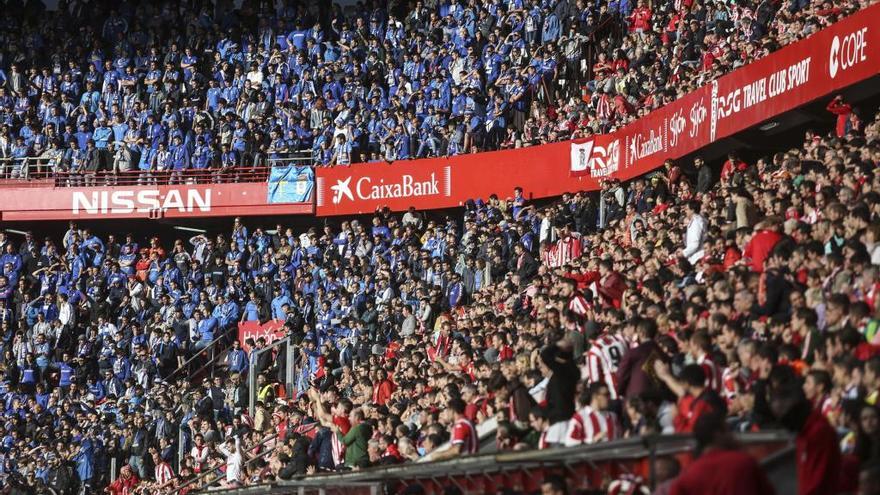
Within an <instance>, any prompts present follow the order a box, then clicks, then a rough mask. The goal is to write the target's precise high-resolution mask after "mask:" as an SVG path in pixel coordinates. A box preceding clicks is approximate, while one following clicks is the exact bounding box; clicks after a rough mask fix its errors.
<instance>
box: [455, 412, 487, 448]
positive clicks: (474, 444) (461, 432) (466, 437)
mask: <svg viewBox="0 0 880 495" xmlns="http://www.w3.org/2000/svg"><path fill="white" fill-rule="evenodd" d="M451 443H452V445H461V446H462V450H461V453H462V454H476V453H477V451H478V450H480V442H479V439H478V438H477V429H476V427H474V424H473V423H471V422H470V421H468V420H467V419H465V418H461V419H459V420H457V421H456V422H455V426H453V427H452V441H451Z"/></svg>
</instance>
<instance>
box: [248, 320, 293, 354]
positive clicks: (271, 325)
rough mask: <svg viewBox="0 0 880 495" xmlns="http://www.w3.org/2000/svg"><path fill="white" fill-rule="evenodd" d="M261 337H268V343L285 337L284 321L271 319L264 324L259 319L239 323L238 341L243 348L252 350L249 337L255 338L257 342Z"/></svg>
mask: <svg viewBox="0 0 880 495" xmlns="http://www.w3.org/2000/svg"><path fill="white" fill-rule="evenodd" d="M260 337H263V338H265V339H266V344H271V343H272V342H275V341H276V340H278V339H282V338H284V321H282V320H269V321H267V322H266V323H263V324H260V322H259V321H245V322H241V323H239V324H238V342H239V343H240V344H241V347H242V349H244V350H246V351H248V352H250V351H251V346H249V345H247V344H246V342H247V341H248V339H254V342H256V341H257V339H259V338H260Z"/></svg>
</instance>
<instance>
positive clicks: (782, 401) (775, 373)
mask: <svg viewBox="0 0 880 495" xmlns="http://www.w3.org/2000/svg"><path fill="white" fill-rule="evenodd" d="M768 382H769V389H768V394H767V395H768V397H767V399H768V401H769V402H770V410H771V411H772V412H773V415H774V416H775V417H776V419H777V420H779V422H780V424H782V426H784V427H785V428H786V429H788V430H789V431H791V432H793V433H795V434H796V435H797V437H796V438H795V459H796V461H797V480H798V494H799V495H822V494H827V493H838V491H839V490H838V489H839V488H840V487H841V484H840V482H841V481H842V480H841V478H840V476H839V473H840V470H841V456H840V442H838V441H837V433H836V432H835V431H834V428H832V427H831V425H830V424H829V423H828V420H827V419H825V417H824V416H822V413H820V412H819V411H816V410H814V409H813V407H812V405H811V404H810V401H808V400H807V398H806V396H805V395H804V391H803V388H802V387H801V384H800V379H799V378H798V377H797V374H796V372H795V371H794V369H793V368H791V367H790V366H786V365H776V366H774V367H773V370H771V371H770V376H769V377H768ZM843 481H844V482H846V481H847V480H843Z"/></svg>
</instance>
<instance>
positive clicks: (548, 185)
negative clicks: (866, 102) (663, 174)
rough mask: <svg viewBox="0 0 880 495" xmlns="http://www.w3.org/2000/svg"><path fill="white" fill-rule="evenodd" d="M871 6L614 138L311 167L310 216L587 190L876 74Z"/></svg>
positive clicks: (878, 57) (878, 29)
mask: <svg viewBox="0 0 880 495" xmlns="http://www.w3.org/2000/svg"><path fill="white" fill-rule="evenodd" d="M878 46H880V4H874V5H872V6H870V7H867V8H865V9H863V10H861V11H859V12H857V13H856V14H854V15H852V16H850V17H847V18H845V19H843V20H841V21H840V22H837V23H835V24H834V25H833V26H830V27H828V28H826V29H824V30H822V31H820V32H818V33H816V34H814V35H812V36H810V37H809V38H807V39H804V40H801V41H799V42H797V43H793V44H791V45H789V46H787V47H785V48H783V49H781V50H779V51H777V52H775V53H773V54H771V55H769V56H767V57H765V58H763V59H761V60H758V61H756V62H754V63H752V64H749V65H747V66H745V67H742V68H740V69H737V70H735V71H733V72H731V73H730V74H727V75H725V76H723V77H721V78H719V79H718V80H715V81H713V82H711V83H710V84H707V85H705V86H703V87H701V88H700V89H697V90H695V91H693V92H692V93H690V94H688V95H687V96H685V97H683V98H679V99H678V100H676V101H675V102H674V103H673V104H670V105H667V106H665V107H663V108H660V109H658V110H655V111H653V112H651V113H650V114H648V115H647V116H645V117H643V118H641V119H639V120H637V121H635V122H633V123H631V124H629V125H627V126H626V127H624V128H623V129H620V130H618V131H616V132H614V133H611V134H606V135H601V136H594V137H591V138H589V139H583V140H579V141H570V142H563V143H553V144H547V145H542V146H534V147H529V148H523V149H517V150H505V151H496V152H488V153H478V154H473V155H460V156H455V157H451V158H432V159H424V160H411V161H402V162H395V163H393V164H390V165H389V164H387V163H370V164H357V165H353V166H351V167H334V168H320V169H318V170H317V174H316V176H317V179H316V213H317V214H318V215H319V216H327V215H349V214H361V213H370V212H372V211H375V210H376V208H379V207H383V206H387V207H389V208H391V209H392V210H396V211H401V210H405V209H407V208H408V207H409V206H414V207H416V208H423V209H430V208H449V207H455V206H460V205H462V204H464V202H465V201H466V200H468V199H476V198H486V197H488V196H489V195H490V194H493V193H495V194H498V195H499V196H502V197H503V196H511V195H512V194H513V189H514V188H515V187H517V186H520V187H523V188H524V190H525V193H526V195H527V196H528V197H534V198H542V197H549V196H558V195H560V194H562V193H564V192H570V191H578V190H596V189H598V188H599V180H600V179H603V178H608V177H615V178H619V179H623V180H626V179H631V178H634V177H637V176H640V175H643V174H645V173H647V172H649V171H651V170H653V169H656V168H657V167H659V166H660V165H662V163H663V161H664V160H666V159H668V158H673V159H675V158H679V157H682V156H685V155H687V154H689V153H692V152H694V151H697V150H699V149H701V148H703V147H705V146H706V145H708V144H711V143H712V142H714V141H715V140H718V139H721V138H724V137H728V136H730V135H732V134H735V133H737V132H740V131H743V130H745V129H748V128H750V127H753V126H754V125H756V124H760V123H761V122H764V121H766V120H768V119H771V118H773V117H775V116H777V115H780V114H782V113H784V112H787V111H790V110H792V109H795V108H797V107H799V106H801V105H804V104H806V103H809V102H810V101H813V100H816V99H818V98H821V97H824V96H827V95H829V94H830V93H832V92H835V91H838V90H840V89H843V88H845V87H847V86H850V85H852V84H855V83H857V82H860V81H863V80H865V79H867V78H869V77H872V76H874V75H877V74H878V73H880V51H878V50H877V47H878Z"/></svg>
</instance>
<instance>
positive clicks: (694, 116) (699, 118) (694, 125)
mask: <svg viewBox="0 0 880 495" xmlns="http://www.w3.org/2000/svg"><path fill="white" fill-rule="evenodd" d="M704 120H706V105H704V104H703V99H702V98H700V101H699V103H694V104H693V105H692V106H691V115H690V121H691V130H690V132H689V133H688V136H690V137H691V138H695V137H697V133H698V132H700V125H702V123H703V121H704Z"/></svg>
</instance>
